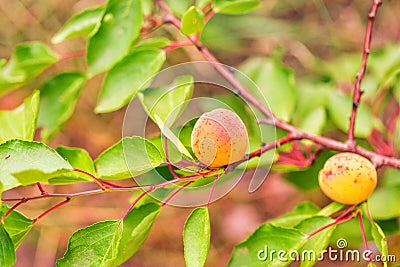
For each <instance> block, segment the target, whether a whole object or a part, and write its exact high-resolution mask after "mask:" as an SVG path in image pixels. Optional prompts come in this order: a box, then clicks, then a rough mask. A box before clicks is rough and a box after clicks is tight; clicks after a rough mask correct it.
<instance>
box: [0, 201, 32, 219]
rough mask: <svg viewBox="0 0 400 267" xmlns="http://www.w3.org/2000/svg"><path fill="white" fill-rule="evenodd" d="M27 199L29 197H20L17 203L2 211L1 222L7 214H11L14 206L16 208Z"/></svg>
mask: <svg viewBox="0 0 400 267" xmlns="http://www.w3.org/2000/svg"><path fill="white" fill-rule="evenodd" d="M27 201H29V198H21V199H19V201H18V202H17V203H15V204H14V205H13V206H12V207H11V208H10V209H9V210H8V211H7V212H6V213H4V215H3V216H2V217H1V220H0V222H1V223H3V222H4V220H5V219H6V218H7V216H8V215H10V214H11V212H13V210H15V209H16V208H18V206H19V205H21V204H23V203H25V202H27Z"/></svg>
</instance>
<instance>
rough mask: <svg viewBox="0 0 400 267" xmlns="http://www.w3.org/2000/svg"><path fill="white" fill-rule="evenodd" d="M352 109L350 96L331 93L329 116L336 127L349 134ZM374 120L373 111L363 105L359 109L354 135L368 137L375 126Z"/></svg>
mask: <svg viewBox="0 0 400 267" xmlns="http://www.w3.org/2000/svg"><path fill="white" fill-rule="evenodd" d="M351 107H352V98H351V97H350V96H349V95H343V94H339V93H337V92H331V93H330V95H329V101H328V112H329V116H330V118H331V119H332V121H333V122H334V123H335V125H336V126H337V127H338V128H339V129H340V130H342V131H344V132H347V130H348V128H349V120H348V119H343V118H350V113H351ZM374 120H376V118H374V117H373V115H372V113H371V109H370V108H369V107H367V106H366V105H365V104H364V103H362V104H361V105H360V106H359V107H358V111H357V120H356V124H355V129H354V131H355V132H354V134H355V136H356V137H360V138H366V137H368V136H369V135H370V134H371V132H372V128H373V126H374V122H373V121H374Z"/></svg>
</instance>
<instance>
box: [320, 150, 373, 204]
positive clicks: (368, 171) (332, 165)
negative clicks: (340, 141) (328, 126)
mask: <svg viewBox="0 0 400 267" xmlns="http://www.w3.org/2000/svg"><path fill="white" fill-rule="evenodd" d="M318 181H319V186H320V188H321V190H322V192H324V193H325V195H327V196H328V197H329V198H330V199H332V200H334V201H337V202H340V203H342V204H347V205H352V204H358V203H361V202H363V201H364V200H366V199H367V198H368V197H369V195H370V194H371V193H372V192H373V191H374V189H375V187H376V182H377V174H376V169H375V167H374V166H373V165H372V163H371V162H370V161H369V160H368V159H366V158H364V157H362V156H360V155H358V154H354V153H349V152H345V153H339V154H336V155H334V156H333V157H331V158H329V159H328V160H327V161H326V162H325V165H324V167H323V168H322V170H321V171H320V172H319V175H318Z"/></svg>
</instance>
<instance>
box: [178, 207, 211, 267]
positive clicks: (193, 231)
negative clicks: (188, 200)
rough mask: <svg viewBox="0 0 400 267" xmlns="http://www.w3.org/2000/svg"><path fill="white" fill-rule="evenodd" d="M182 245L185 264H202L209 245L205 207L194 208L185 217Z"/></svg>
mask: <svg viewBox="0 0 400 267" xmlns="http://www.w3.org/2000/svg"><path fill="white" fill-rule="evenodd" d="M183 246H184V254H185V262H186V266H188V267H202V266H204V264H205V262H206V259H207V254H208V249H209V247H210V217H209V214H208V209H207V208H205V207H201V208H196V209H195V210H193V211H192V213H191V214H190V215H189V217H188V218H187V220H186V223H185V228H184V230H183Z"/></svg>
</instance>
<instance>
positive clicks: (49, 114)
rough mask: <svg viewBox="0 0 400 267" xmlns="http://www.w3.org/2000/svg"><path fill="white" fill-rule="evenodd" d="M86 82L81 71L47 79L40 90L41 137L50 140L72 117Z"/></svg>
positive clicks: (39, 122)
mask: <svg viewBox="0 0 400 267" xmlns="http://www.w3.org/2000/svg"><path fill="white" fill-rule="evenodd" d="M85 83H86V77H85V75H84V74H83V73H80V72H65V73H60V74H57V75H56V76H54V77H53V78H51V79H50V80H49V81H47V82H46V83H45V84H44V85H43V86H42V88H41V90H40V95H41V101H40V112H39V120H38V124H39V126H41V127H42V131H41V137H42V138H43V139H44V140H46V141H49V140H50V139H52V138H53V137H54V135H56V134H57V133H58V132H59V131H60V129H61V128H62V126H63V125H64V124H65V123H66V122H67V121H68V120H69V118H71V116H72V114H73V112H74V109H75V104H76V101H77V100H78V96H79V94H80V92H81V90H82V88H83V87H84V85H85Z"/></svg>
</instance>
